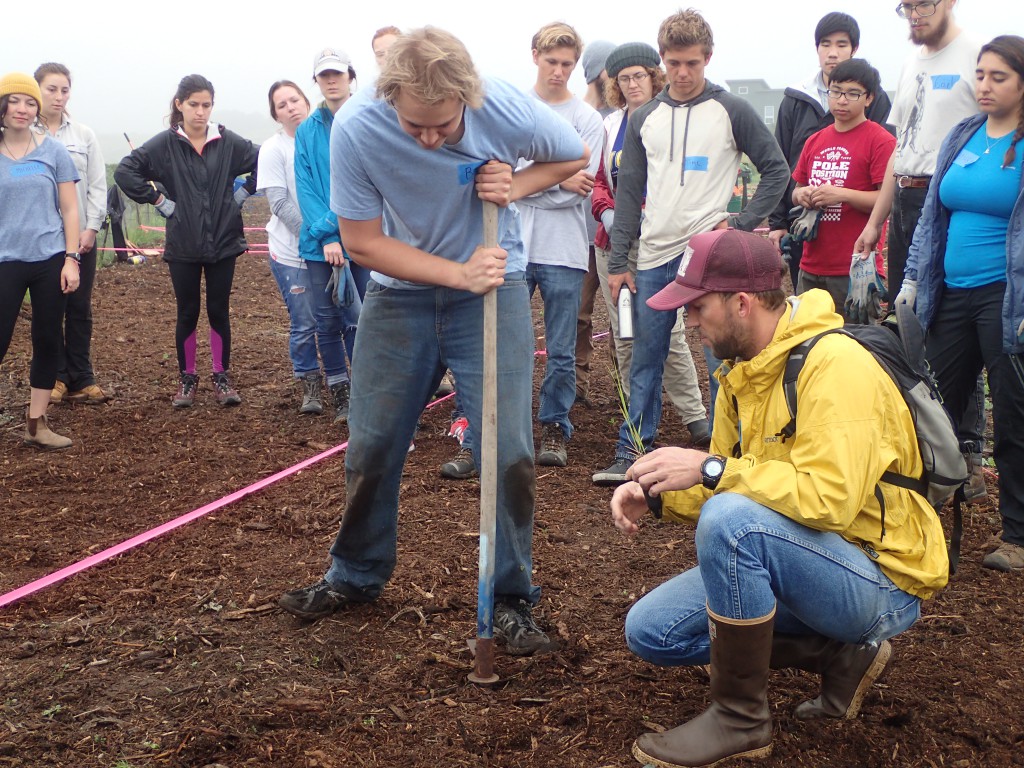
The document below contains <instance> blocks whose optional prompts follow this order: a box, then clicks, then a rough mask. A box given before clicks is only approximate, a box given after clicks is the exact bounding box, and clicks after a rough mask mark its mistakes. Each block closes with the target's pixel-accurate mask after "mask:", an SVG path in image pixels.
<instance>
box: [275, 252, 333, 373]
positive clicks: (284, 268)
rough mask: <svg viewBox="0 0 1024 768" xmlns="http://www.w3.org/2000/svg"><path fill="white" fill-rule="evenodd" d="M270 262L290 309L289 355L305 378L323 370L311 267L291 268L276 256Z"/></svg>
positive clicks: (293, 367)
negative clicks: (317, 343) (318, 357)
mask: <svg viewBox="0 0 1024 768" xmlns="http://www.w3.org/2000/svg"><path fill="white" fill-rule="evenodd" d="M267 261H268V262H269V263H270V274H272V275H273V276H274V279H275V280H276V281H277V287H278V288H279V289H280V290H281V298H282V299H284V305H285V306H286V307H287V308H288V320H289V322H290V324H291V327H290V330H289V332H288V354H289V356H290V357H291V359H292V371H293V372H294V374H295V378H297V379H301V378H302V377H303V376H305V375H306V374H307V373H310V372H313V371H316V372H317V373H319V372H320V361H319V360H318V359H317V355H316V318H315V317H314V316H313V286H312V284H311V283H310V281H309V270H308V269H299V268H298V267H291V266H288V265H287V264H282V263H281V262H279V261H276V260H274V259H267Z"/></svg>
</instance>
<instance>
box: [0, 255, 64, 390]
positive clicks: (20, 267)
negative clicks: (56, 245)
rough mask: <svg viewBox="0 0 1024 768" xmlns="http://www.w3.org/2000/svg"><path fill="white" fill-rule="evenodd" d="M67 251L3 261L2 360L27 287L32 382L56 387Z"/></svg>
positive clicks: (0, 277)
mask: <svg viewBox="0 0 1024 768" xmlns="http://www.w3.org/2000/svg"><path fill="white" fill-rule="evenodd" d="M63 268H64V252H63V251H61V252H60V253H57V254H54V255H53V256H51V257H50V258H48V259H47V260H46V261H32V262H29V261H0V361H2V360H3V359H4V357H5V356H6V355H7V349H8V348H9V347H10V345H11V337H12V336H14V326H15V324H16V323H17V322H18V313H19V312H21V302H22V300H23V299H24V298H25V291H29V292H30V294H31V298H32V366H31V369H30V371H29V386H31V387H33V388H34V389H53V385H54V383H55V382H56V381H57V365H58V360H59V355H60V323H61V318H62V317H64V306H65V304H66V297H65V296H64V293H63V292H62V291H61V289H60V272H61V270H62V269H63Z"/></svg>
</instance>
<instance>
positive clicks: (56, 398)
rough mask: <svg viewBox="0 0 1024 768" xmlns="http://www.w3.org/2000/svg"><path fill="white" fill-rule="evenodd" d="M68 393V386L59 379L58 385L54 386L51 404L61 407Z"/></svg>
mask: <svg viewBox="0 0 1024 768" xmlns="http://www.w3.org/2000/svg"><path fill="white" fill-rule="evenodd" d="M67 393H68V385H67V384H65V383H64V382H63V381H61V380H60V379H57V383H56V384H54V385H53V389H52V390H51V391H50V402H51V403H53V404H54V405H60V404H61V403H63V402H64V397H65V396H66V395H67Z"/></svg>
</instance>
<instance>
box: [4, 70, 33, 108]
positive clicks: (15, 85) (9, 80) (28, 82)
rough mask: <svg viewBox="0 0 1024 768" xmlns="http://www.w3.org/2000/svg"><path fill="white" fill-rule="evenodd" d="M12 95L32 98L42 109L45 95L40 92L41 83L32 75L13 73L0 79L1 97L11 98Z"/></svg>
mask: <svg viewBox="0 0 1024 768" xmlns="http://www.w3.org/2000/svg"><path fill="white" fill-rule="evenodd" d="M12 93H22V94H24V95H26V96H31V97H32V98H33V99H35V100H36V103H37V104H38V105H39V106H40V108H42V106H43V94H42V91H40V90H39V83H37V82H36V81H35V78H34V77H32V76H31V75H26V74H24V73H22V72H11V73H10V74H7V75H4V76H3V77H0V96H9V95H10V94H12Z"/></svg>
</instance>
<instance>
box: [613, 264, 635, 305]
mask: <svg viewBox="0 0 1024 768" xmlns="http://www.w3.org/2000/svg"><path fill="white" fill-rule="evenodd" d="M622 286H626V288H628V289H629V292H630V293H636V283H635V282H633V276H632V275H631V274H629V272H622V273H621V274H618V275H608V289H609V290H610V291H611V292H612V301H614V302H616V303H618V301H619V291H620V290H622Z"/></svg>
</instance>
